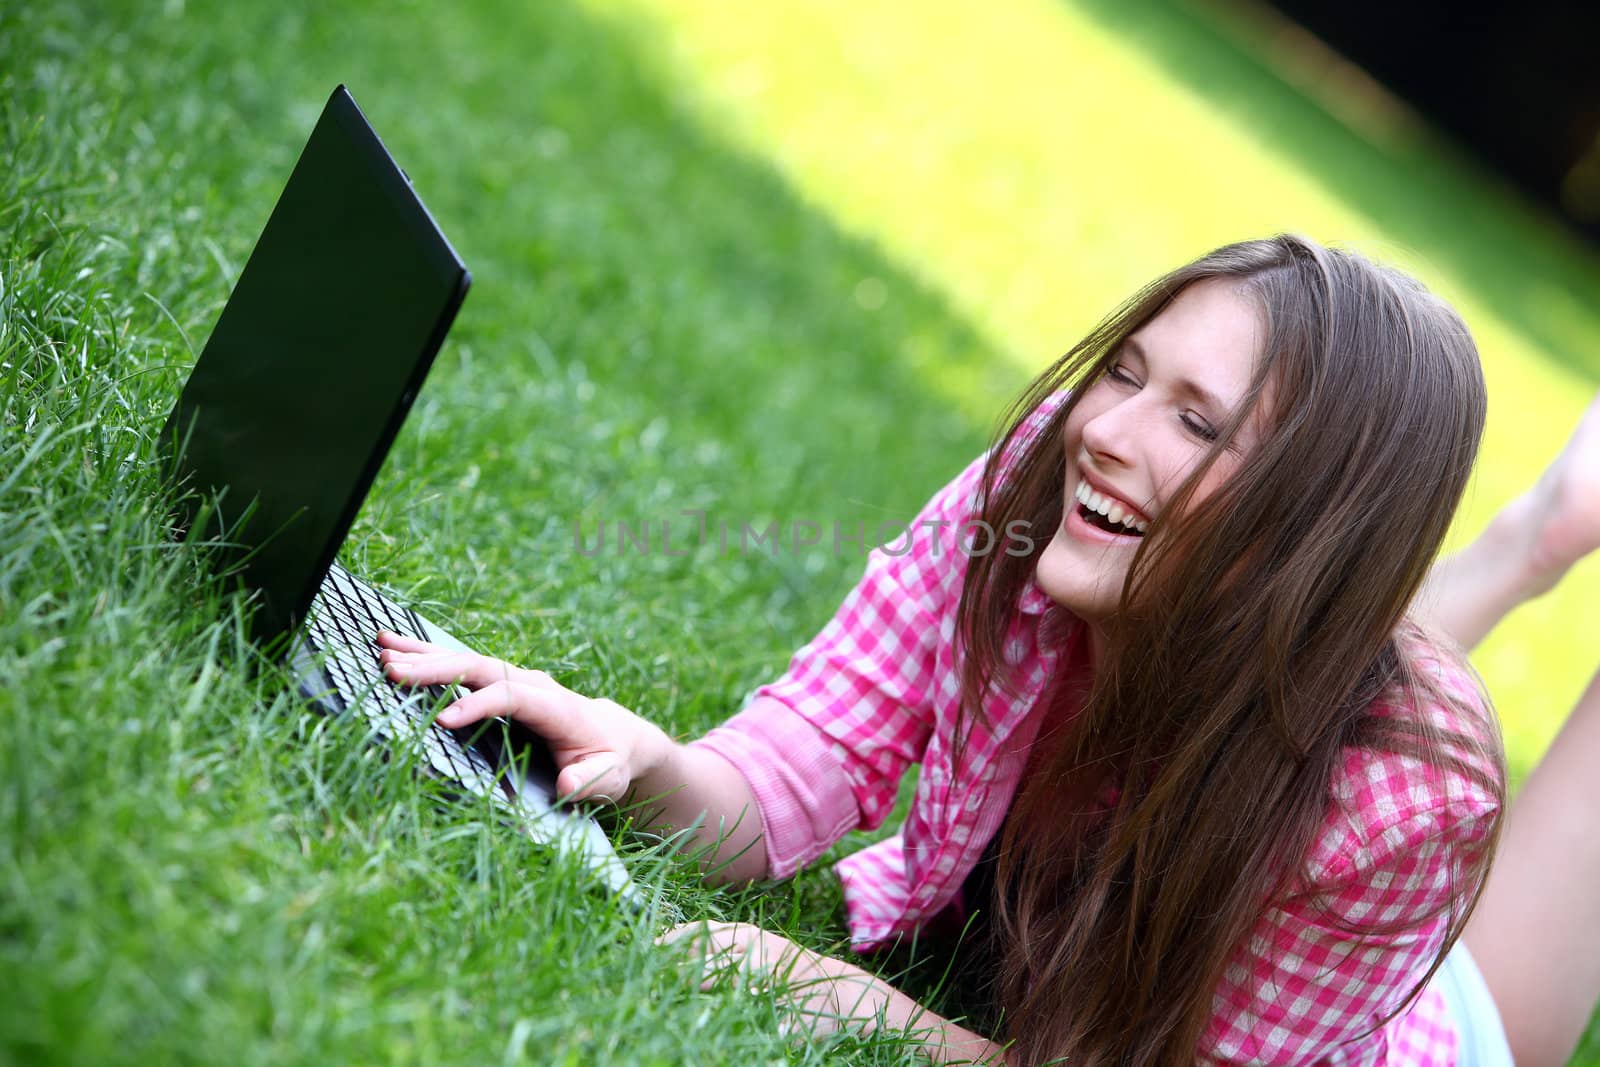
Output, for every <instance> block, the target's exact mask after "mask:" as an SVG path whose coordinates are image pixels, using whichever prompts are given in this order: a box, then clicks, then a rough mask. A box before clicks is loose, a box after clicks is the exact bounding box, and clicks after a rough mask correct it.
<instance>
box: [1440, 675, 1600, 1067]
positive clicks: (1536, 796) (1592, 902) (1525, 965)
mask: <svg viewBox="0 0 1600 1067" xmlns="http://www.w3.org/2000/svg"><path fill="white" fill-rule="evenodd" d="M1597 816H1600V674H1597V675H1596V676H1595V679H1594V681H1592V682H1590V683H1589V688H1588V690H1587V691H1585V692H1584V694H1583V696H1582V697H1581V698H1580V699H1579V701H1578V704H1577V707H1575V708H1574V709H1573V711H1572V714H1571V716H1569V717H1568V719H1567V721H1566V724H1565V725H1563V726H1562V727H1561V732H1560V733H1558V734H1557V735H1556V739H1555V741H1554V742H1552V743H1551V745H1550V749H1549V751H1547V752H1546V753H1545V756H1544V758H1543V759H1542V760H1540V761H1539V765H1538V766H1537V767H1535V768H1534V769H1533V772H1532V773H1531V774H1529V775H1528V778H1527V780H1526V781H1525V782H1524V783H1523V785H1522V788H1521V790H1520V791H1519V792H1518V793H1517V796H1516V800H1515V802H1513V803H1512V804H1511V806H1510V809H1509V811H1508V814H1507V819H1506V826H1505V829H1504V831H1503V833H1502V835H1501V838H1500V851H1499V854H1498V855H1497V856H1496V857H1495V861H1494V869H1493V870H1492V871H1490V873H1489V882H1488V885H1487V886H1486V887H1485V888H1484V892H1483V897H1482V899H1481V900H1480V901H1479V902H1478V908H1477V910H1476V911H1474V912H1473V913H1472V918H1471V919H1470V920H1469V921H1468V923H1467V929H1466V932H1465V933H1464V934H1463V935H1462V936H1463V939H1464V940H1465V941H1466V943H1467V948H1468V949H1470V950H1471V952H1472V955H1473V957H1474V958H1475V959H1476V960H1477V961H1478V966H1479V968H1480V969H1481V970H1482V971H1483V980H1484V982H1485V983H1486V984H1487V985H1488V986H1489V992H1491V993H1492V994H1494V1000H1495V1004H1496V1006H1497V1007H1498V1008H1499V1009H1500V1018H1501V1021H1502V1022H1503V1023H1504V1024H1505V1028H1506V1038H1507V1040H1508V1041H1510V1043H1511V1054H1512V1056H1513V1057H1515V1059H1516V1061H1517V1064H1518V1067H1560V1065H1561V1064H1564V1063H1566V1062H1567V1060H1568V1059H1569V1058H1570V1057H1571V1055H1572V1052H1573V1050H1574V1049H1575V1048H1577V1045H1578V1041H1579V1040H1580V1039H1581V1038H1582V1037H1583V1032H1584V1029H1585V1028H1586V1027H1587V1026H1588V1023H1589V1016H1590V1014H1591V1013H1592V1012H1593V1011H1594V1008H1595V1004H1596V1003H1597V1002H1600V818H1597Z"/></svg>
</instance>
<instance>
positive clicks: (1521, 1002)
mask: <svg viewBox="0 0 1600 1067" xmlns="http://www.w3.org/2000/svg"><path fill="white" fill-rule="evenodd" d="M1596 547H1600V397H1597V398H1596V399H1595V400H1594V401H1593V402H1591V403H1590V405H1589V409H1588V410H1587V411H1586V412H1585V413H1584V416H1583V418H1582V420H1580V422H1579V423H1578V427H1577V429H1576V430H1575V431H1574V433H1573V435H1572V438H1571V440H1569V441H1568V442H1567V445H1566V447H1565V448H1564V449H1563V450H1562V452H1561V455H1560V456H1558V457H1557V458H1556V460H1555V462H1554V463H1552V464H1551V465H1550V467H1549V469H1547V470H1546V471H1545V472H1544V474H1543V475H1541V476H1540V478H1539V480H1538V482H1536V483H1535V484H1534V485H1533V487H1532V488H1530V489H1529V490H1528V491H1527V492H1526V493H1524V494H1523V495H1522V496H1521V497H1518V498H1517V499H1516V500H1515V501H1513V502H1512V503H1511V504H1509V505H1507V507H1506V508H1505V510H1504V511H1502V512H1501V513H1500V514H1499V515H1498V516H1497V517H1496V518H1495V520H1494V521H1493V522H1491V523H1490V524H1489V527H1488V528H1487V529H1486V530H1485V531H1484V533H1483V535H1482V536H1480V537H1479V538H1478V540H1477V541H1475V542H1473V543H1472V544H1471V545H1469V546H1468V547H1467V548H1466V549H1464V550H1462V551H1461V552H1460V553H1458V554H1457V555H1455V556H1452V557H1450V558H1449V559H1446V560H1442V561H1440V563H1439V564H1438V565H1437V566H1436V567H1435V568H1434V571H1433V574H1432V575H1430V577H1429V579H1428V585H1427V587H1426V588H1425V590H1424V592H1423V595H1422V596H1421V597H1419V598H1418V605H1417V609H1418V613H1419V614H1422V615H1424V616H1426V617H1429V618H1431V619H1432V621H1433V622H1434V623H1435V624H1437V625H1438V626H1439V627H1440V628H1442V629H1444V630H1445V631H1446V632H1447V633H1449V634H1451V635H1452V636H1453V637H1455V639H1456V640H1457V641H1458V642H1460V644H1461V645H1462V646H1463V647H1465V648H1471V647H1472V646H1473V645H1476V644H1477V643H1478V642H1479V641H1480V640H1482V639H1483V637H1484V636H1485V635H1486V634H1488V633H1489V631H1490V630H1492V629H1493V628H1494V626H1495V624H1496V623H1498V622H1499V621H1500V619H1501V618H1502V617H1503V616H1504V615H1505V614H1506V613H1507V612H1508V611H1510V610H1511V609H1512V608H1514V607H1516V606H1517V605H1518V604H1520V603H1522V602H1523V601H1524V600H1527V599H1529V598H1531V597H1534V596H1538V595H1539V594H1541V593H1543V592H1546V591H1547V590H1549V589H1550V588H1552V587H1553V586H1554V585H1555V584H1556V583H1557V582H1558V581H1560V579H1561V577H1562V576H1563V575H1564V574H1566V572H1567V570H1568V569H1569V568H1570V567H1571V566H1572V564H1574V563H1575V562H1577V561H1578V560H1579V559H1581V558H1582V557H1583V556H1585V555H1587V554H1588V553H1589V552H1591V551H1592V550H1594V549H1595V548H1596ZM1597 815H1600V674H1597V675H1596V677H1595V680H1594V681H1593V682H1591V683H1590V685H1589V688H1588V690H1587V691H1586V692H1585V693H1584V694H1583V697H1582V698H1581V699H1580V700H1579V701H1578V704H1577V706H1576V707H1575V708H1573V710H1572V713H1571V715H1570V716H1568V718H1567V721H1566V723H1565V724H1564V725H1563V726H1562V728H1561V731H1560V732H1559V733H1558V734H1557V736H1556V739H1555V741H1553V742H1552V743H1551V745H1550V748H1549V750H1548V751H1547V752H1546V753H1545V756H1544V758H1543V759H1542V760H1540V762H1539V765H1538V766H1537V767H1535V768H1534V770H1533V772H1532V773H1531V774H1530V775H1529V776H1528V778H1527V781H1526V782H1524V783H1523V786H1522V788H1521V790H1520V791H1519V792H1518V794H1517V796H1516V799H1515V801H1514V802H1513V803H1512V804H1511V805H1510V808H1509V811H1508V813H1507V819H1506V826H1505V830H1504V832H1503V834H1502V836H1501V839H1500V851H1499V854H1498V855H1497V856H1496V858H1495V863H1494V869H1493V870H1492V871H1491V872H1490V874H1489V881H1488V884H1487V885H1486V886H1485V888H1484V894H1483V898H1482V899H1481V900H1480V901H1479V903H1478V908H1477V910H1476V911H1475V912H1473V915H1472V919H1471V921H1470V922H1469V923H1468V924H1467V929H1466V932H1465V933H1464V935H1463V938H1464V940H1465V941H1466V943H1467V947H1468V949H1470V950H1471V952H1472V955H1473V957H1474V958H1475V959H1476V960H1477V962H1478V966H1479V968H1480V969H1481V970H1482V971H1483V978H1484V982H1485V983H1486V984H1487V985H1488V987H1489V991H1490V993H1492V994H1493V995H1494V1000H1495V1004H1496V1006H1497V1007H1498V1009H1499V1011H1500V1018H1501V1021H1502V1023H1503V1024H1504V1025H1505V1030H1506V1038H1507V1040H1508V1041H1509V1042H1510V1044H1511V1052H1512V1055H1513V1056H1514V1057H1515V1058H1516V1061H1517V1063H1518V1065H1519V1067H1561V1065H1562V1064H1565V1063H1566V1062H1567V1060H1568V1059H1569V1058H1570V1057H1571V1055H1572V1052H1573V1050H1574V1049H1575V1048H1576V1047H1577V1045H1578V1042H1579V1040H1581V1039H1582V1037H1583V1033H1584V1030H1585V1028H1586V1027H1587V1026H1588V1023H1589V1018H1590V1014H1591V1013H1592V1012H1593V1010H1594V1007H1595V1004H1596V1002H1597V1001H1600V818H1596V816H1597Z"/></svg>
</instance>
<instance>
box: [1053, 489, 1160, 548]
mask: <svg viewBox="0 0 1600 1067" xmlns="http://www.w3.org/2000/svg"><path fill="white" fill-rule="evenodd" d="M1072 495H1073V497H1074V498H1075V499H1076V500H1077V502H1078V517H1079V518H1081V519H1083V521H1084V522H1086V523H1088V524H1089V525H1090V526H1093V527H1094V528H1095V529H1097V530H1104V531H1105V532H1106V533H1111V534H1117V535H1119V536H1122V537H1143V536H1144V532H1145V530H1147V529H1148V528H1149V526H1150V524H1149V523H1147V522H1145V521H1144V520H1143V519H1136V518H1134V517H1133V515H1131V514H1128V513H1125V512H1124V511H1123V509H1122V505H1121V504H1120V503H1118V502H1116V501H1114V500H1111V499H1108V498H1107V497H1103V496H1101V495H1100V494H1099V493H1097V492H1095V491H1094V490H1093V489H1090V488H1089V485H1088V483H1087V482H1083V481H1080V482H1079V483H1078V488H1077V489H1076V490H1074V491H1073V494H1072Z"/></svg>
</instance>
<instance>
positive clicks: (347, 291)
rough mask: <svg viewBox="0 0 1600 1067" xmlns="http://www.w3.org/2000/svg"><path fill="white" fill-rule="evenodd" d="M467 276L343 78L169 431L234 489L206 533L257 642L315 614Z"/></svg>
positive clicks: (198, 478)
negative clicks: (249, 598) (227, 557)
mask: <svg viewBox="0 0 1600 1067" xmlns="http://www.w3.org/2000/svg"><path fill="white" fill-rule="evenodd" d="M469 282H470V277H469V275H468V273H467V270H466V268H465V267H464V266H463V265H462V263H461V260H460V259H459V258H458V257H457V256H456V254H455V252H454V250H453V249H451V247H450V244H449V242H448V241H447V240H446V239H445V237H444V234H443V233H441V232H440V231H439V228H438V226H437V225H436V224H435V223H434V221H433V219H432V217H431V216H430V215H429V214H428V211H427V209H426V208H424V207H423V206H422V201H421V200H419V199H418V198H417V196H416V194H415V193H414V192H413V191H412V189H411V184H410V181H409V180H408V179H407V178H406V176H405V175H404V173H403V172H402V171H401V170H400V168H399V167H398V166H396V164H395V162H394V160H393V159H392V158H390V156H389V153H388V152H387V151H386V150H385V149H384V147H383V144H382V143H381V142H380V141H379V140H378V137H377V134H375V133H374V132H373V130H372V127H371V126H369V125H368V124H367V121H366V119H365V117H363V115H362V114H361V111H360V109H359V108H357V107H356V104H355V101H354V100H353V99H351V97H350V94H349V93H348V92H346V91H345V88H344V86H342V85H341V86H340V87H339V88H338V89H336V90H334V93H333V96H332V97H331V98H330V99H329V100H328V104H327V107H326V108H325V109H324V110H323V112H322V117H321V118H320V119H319V120H318V121H317V125H316V128H315V129H314V130H313V131H312V133H311V139H310V140H309V141H308V142H307V143H306V147H305V150H304V151H303V152H302V153H301V155H300V160H299V162H298V163H297V164H296V165H295V168H294V172H293V173H292V174H291V175H290V177H289V182H288V185H287V186H286V187H285V188H284V190H283V194H282V196H281V197H279V199H278V203H277V206H276V207H274V208H273V211H272V216H271V217H270V218H269V219H268V220H267V225H266V229H265V230H263V231H262V234H261V238H260V240H259V241H257V243H256V246H255V249H254V251H252V252H251V254H250V258H249V260H248V261H247V262H246V264H245V267H244V270H243V272H242V273H241V274H240V276H239V281H238V284H237V285H235V286H234V290H233V293H232V295H231V296H230V297H229V298H228V302H227V305H226V306H225V307H224V308H223V311H222V315H221V317H220V318H219V319H218V321H217V325H216V327H215V329H213V331H212V333H211V337H210V339H209V340H208V341H207V342H206V346H205V349H204V350H203V351H202V352H201V354H200V359H199V361H198V362H197V363H196V364H195V367H194V370H193V372H192V373H191V374H190V376H189V381H188V384H187V385H186V386H185V387H184V390H183V393H182V395H181V396H180V397H179V399H178V402H177V405H176V406H175V407H174V409H173V412H172V414H171V416H170V417H169V418H168V420H167V425H166V429H165V430H164V431H163V434H162V438H163V442H164V444H165V446H166V447H167V448H168V449H169V454H176V453H177V452H178V449H179V448H180V447H182V452H181V457H180V459H179V463H178V466H177V472H178V473H179V475H180V476H182V477H184V478H185V479H186V483H185V484H186V485H187V486H188V487H190V488H194V489H197V490H201V491H202V493H204V491H207V490H225V492H224V493H223V496H222V500H221V503H220V505H219V508H218V514H217V515H215V516H213V518H212V521H211V522H210V523H208V529H207V534H208V535H210V536H219V535H220V536H222V537H224V538H225V539H227V540H229V541H231V542H236V543H237V544H238V545H239V547H238V548H237V549H235V550H232V551H234V552H236V553H237V555H236V557H235V558H236V559H243V561H244V562H243V567H242V572H241V573H242V577H243V580H244V582H245V584H246V585H247V586H248V587H249V588H250V589H252V590H253V591H254V592H255V593H256V596H257V600H258V601H259V603H258V606H257V608H256V610H255V612H254V614H253V616H252V635H253V637H254V638H255V639H256V640H257V641H258V642H260V643H264V644H269V643H271V642H273V640H274V639H276V638H279V637H281V636H283V635H285V634H287V633H288V632H290V631H291V630H292V629H293V628H294V627H295V626H296V625H297V624H298V623H299V621H300V620H301V619H302V618H304V617H305V613H306V611H307V609H308V608H309V607H310V604H311V599H312V597H313V596H314V595H315V593H316V590H317V587H318V585H319V584H320V583H321V582H322V579H323V577H324V576H325V575H326V573H327V570H328V566H329V564H331V563H332V561H333V558H334V554H335V553H336V552H337V551H338V549H339V545H340V544H341V543H342V542H343V540H344V537H345V534H346V533H347V532H348V531H349V529H350V524H351V523H352V522H353V521H354V520H355V516H356V513H357V511H359V510H360V507H361V503H362V501H363V500H364V499H365V498H366V494H367V490H368V488H369V487H370V486H371V485H372V479H373V478H374V477H375V476H376V475H377V473H378V469H379V467H381V466H382V464H383V458H384V456H385V455H386V454H387V453H388V451H389V446H390V445H391V444H392V443H393V441H394V437H395V434H396V433H398V432H399V429H400V424H401V423H402V422H403V421H404V419H405V415H406V412H407V411H408V410H409V409H410V407H411V401H412V399H413V398H414V397H415V396H416V393H417V389H418V388H419V387H420V386H421V385H422V380H423V378H424V377H425V376H426V374H427V371H428V367H429V366H430V365H431V364H432V363H433V358H434V356H435V354H436V353H437V352H438V350H439V346H440V344H441V343H442V342H443V340H444V336H445V333H446V331H447V330H448V329H449V328H450V323H451V321H452V320H453V319H454V318H455V314H456V311H457V309H458V308H459V307H460V306H461V301H462V299H463V298H464V297H465V296H466V291H467V286H468V284H469ZM190 503H191V505H194V504H197V503H198V501H195V500H193V499H191V501H190ZM247 512H248V518H247V519H246V518H245V517H246V514H247ZM194 518H195V515H194V514H192V513H191V514H190V515H188V516H187V519H188V521H189V522H191V523H192V521H193V520H194ZM241 520H245V521H241Z"/></svg>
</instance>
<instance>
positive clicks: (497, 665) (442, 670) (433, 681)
mask: <svg viewBox="0 0 1600 1067" xmlns="http://www.w3.org/2000/svg"><path fill="white" fill-rule="evenodd" d="M378 662H379V663H381V664H382V665H383V673H384V676H385V677H387V678H388V679H389V680H390V681H391V682H398V683H400V684H402V685H450V684H452V683H460V684H461V685H464V686H466V687H467V688H468V689H482V688H484V687H485V686H490V685H493V684H494V683H495V682H501V681H508V680H511V679H513V678H517V677H518V676H519V675H520V674H521V673H522V672H520V671H518V670H517V669H516V668H515V667H513V666H511V665H510V664H509V663H503V662H501V661H500V660H497V659H490V658H489V657H488V656H481V655H479V654H478V653H476V652H440V653H436V654H432V655H426V656H416V655H412V656H392V655H389V654H388V653H382V654H380V655H379V657H378Z"/></svg>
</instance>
